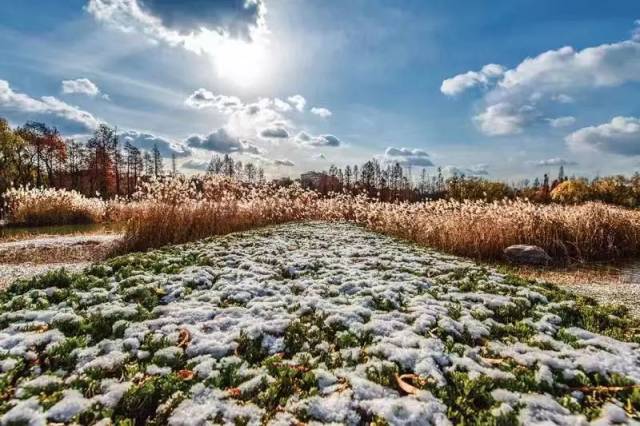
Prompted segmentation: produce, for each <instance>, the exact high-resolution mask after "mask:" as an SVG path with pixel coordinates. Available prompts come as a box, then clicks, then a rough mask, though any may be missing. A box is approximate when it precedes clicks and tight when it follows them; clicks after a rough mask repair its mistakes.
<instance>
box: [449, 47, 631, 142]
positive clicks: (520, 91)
mask: <svg viewBox="0 0 640 426" xmlns="http://www.w3.org/2000/svg"><path fill="white" fill-rule="evenodd" d="M491 65H493V64H491ZM494 75H495V76H498V75H499V74H498V72H497V70H496V73H495V74H494ZM630 82H640V40H638V39H637V38H635V39H631V40H625V41H621V42H618V43H612V44H602V45H600V46H595V47H589V48H586V49H583V50H579V51H576V50H575V49H573V48H572V47H569V46H566V47H562V48H560V49H557V50H549V51H547V52H543V53H541V54H539V55H537V56H535V57H532V58H527V59H525V60H523V61H522V62H521V63H520V64H518V65H517V66H516V67H515V68H513V69H509V70H506V71H504V73H502V74H500V78H497V79H494V80H491V79H489V78H488V77H486V76H484V74H483V73H482V72H479V73H478V72H473V71H471V72H469V73H465V74H460V75H458V76H455V77H452V78H450V79H447V80H445V81H444V82H443V87H442V91H443V93H445V94H447V95H453V94H458V93H461V92H463V91H464V90H466V89H468V88H470V87H474V86H477V85H480V84H482V85H487V86H490V87H491V88H490V90H489V91H488V92H487V93H486V94H485V95H484V101H485V107H484V111H482V112H480V113H479V114H477V115H476V116H475V121H476V122H477V123H478V124H479V125H480V129H481V130H482V131H483V132H484V133H486V134H489V135H506V134H514V133H519V132H521V131H522V130H523V129H524V128H525V127H527V126H529V125H531V124H534V123H537V122H538V121H539V120H538V119H537V118H538V117H540V116H542V115H545V114H544V112H543V111H544V109H545V108H546V107H547V106H548V104H549V103H568V102H572V101H573V97H572V94H582V93H584V92H585V91H588V90H592V89H596V88H606V87H615V86H620V85H623V84H626V83H630Z"/></svg>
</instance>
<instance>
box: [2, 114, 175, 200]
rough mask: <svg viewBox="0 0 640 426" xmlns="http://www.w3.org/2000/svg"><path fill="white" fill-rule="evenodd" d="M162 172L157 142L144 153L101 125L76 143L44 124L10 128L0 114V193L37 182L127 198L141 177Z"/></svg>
mask: <svg viewBox="0 0 640 426" xmlns="http://www.w3.org/2000/svg"><path fill="white" fill-rule="evenodd" d="M174 164H175V161H174ZM171 173H175V166H174V167H173V170H172V171H171ZM164 174H165V169H164V162H163V158H162V156H161V154H160V150H159V149H158V146H157V145H154V147H153V148H152V149H151V150H150V151H145V150H141V149H138V148H136V147H135V146H133V145H132V144H130V143H129V142H125V143H124V144H122V143H121V141H120V138H119V137H118V133H117V129H115V128H112V127H109V126H107V125H104V124H102V125H100V126H99V127H98V128H97V129H96V130H95V132H94V133H93V135H91V137H90V138H89V139H88V140H87V141H86V142H85V143H82V142H78V141H76V140H74V139H70V138H64V137H63V136H62V135H61V134H60V132H59V131H58V130H57V129H56V128H55V127H50V126H48V125H47V124H45V123H40V122H35V121H29V122H27V123H25V124H24V125H23V126H20V127H18V128H16V129H12V128H11V127H10V126H9V123H8V122H7V120H5V119H3V118H0V193H4V192H5V191H6V190H7V189H9V188H10V187H18V186H37V187H53V188H66V189H73V190H76V191H78V192H81V193H83V194H85V195H89V196H95V195H96V194H99V195H100V196H102V197H105V198H106V197H113V196H116V195H119V196H129V195H131V194H133V192H135V189H136V187H137V185H138V183H139V182H140V180H141V179H145V178H150V177H152V176H155V177H158V176H162V175H164Z"/></svg>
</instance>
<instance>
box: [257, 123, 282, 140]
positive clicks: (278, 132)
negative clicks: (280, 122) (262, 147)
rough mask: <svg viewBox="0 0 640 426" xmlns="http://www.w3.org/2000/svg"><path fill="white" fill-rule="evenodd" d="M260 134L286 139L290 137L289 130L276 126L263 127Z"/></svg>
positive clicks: (265, 136) (264, 136)
mask: <svg viewBox="0 0 640 426" xmlns="http://www.w3.org/2000/svg"><path fill="white" fill-rule="evenodd" d="M260 136H262V137H263V138H273V139H286V138H288V137H289V132H287V129H285V128H284V127H277V126H274V127H268V128H266V129H262V131H261V132H260Z"/></svg>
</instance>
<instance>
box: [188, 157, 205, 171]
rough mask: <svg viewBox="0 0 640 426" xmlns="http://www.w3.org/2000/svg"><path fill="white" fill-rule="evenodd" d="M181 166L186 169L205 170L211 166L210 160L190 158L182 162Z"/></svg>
mask: <svg viewBox="0 0 640 426" xmlns="http://www.w3.org/2000/svg"><path fill="white" fill-rule="evenodd" d="M181 166H182V167H183V168H185V169H191V170H200V171H204V170H207V168H208V167H209V162H208V161H205V160H197V159H195V158H190V159H189V160H187V161H185V162H184V163H182V164H181Z"/></svg>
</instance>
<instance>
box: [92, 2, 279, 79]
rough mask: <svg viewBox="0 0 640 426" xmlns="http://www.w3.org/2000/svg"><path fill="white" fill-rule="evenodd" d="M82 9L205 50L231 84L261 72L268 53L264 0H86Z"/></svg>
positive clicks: (124, 27) (125, 28)
mask: <svg viewBox="0 0 640 426" xmlns="http://www.w3.org/2000/svg"><path fill="white" fill-rule="evenodd" d="M85 9H86V10H87V12H89V14H91V15H92V16H93V17H94V18H95V19H96V20H97V21H98V22H101V23H103V24H105V25H108V26H110V27H112V28H115V29H117V30H119V31H122V32H125V33H131V34H135V35H136V36H139V35H143V36H144V37H145V38H146V39H148V40H150V41H152V42H154V43H162V44H166V45H168V46H172V47H181V48H183V49H185V50H188V51H190V52H194V53H196V54H199V55H207V56H209V57H210V58H211V59H212V60H213V62H214V65H215V67H216V70H217V72H218V76H220V77H222V78H226V79H228V80H231V81H233V82H235V83H236V84H239V85H247V84H251V83H253V82H256V81H257V79H258V78H260V77H261V76H264V73H265V66H266V65H267V64H268V62H267V61H266V59H267V58H268V55H269V54H270V52H269V43H268V40H267V36H268V33H269V31H268V29H267V26H266V20H265V14H266V7H265V5H264V2H263V0H225V1H204V2H203V1H199V2H197V4H195V3H194V2H187V1H158V0H89V2H88V4H87V6H86V8H85Z"/></svg>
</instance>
